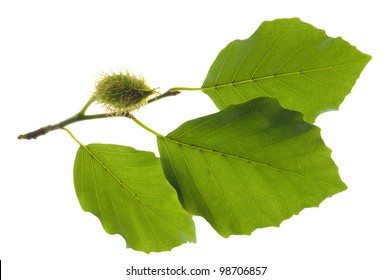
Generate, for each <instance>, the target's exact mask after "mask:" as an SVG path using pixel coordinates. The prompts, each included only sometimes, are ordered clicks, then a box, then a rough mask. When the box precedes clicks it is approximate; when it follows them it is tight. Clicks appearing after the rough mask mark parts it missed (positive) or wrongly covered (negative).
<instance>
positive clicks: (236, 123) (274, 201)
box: [158, 98, 346, 237]
mask: <svg viewBox="0 0 391 280" xmlns="http://www.w3.org/2000/svg"><path fill="white" fill-rule="evenodd" d="M158 144H159V151H160V154H161V162H162V166H163V170H164V173H165V175H166V177H167V179H168V180H169V182H170V183H171V184H172V185H173V186H174V187H175V189H176V190H177V191H178V193H179V198H180V200H181V203H182V205H183V206H184V208H185V209H186V210H187V211H188V212H189V213H191V214H194V215H200V216H203V217H204V218H205V219H206V220H207V221H208V222H209V223H210V224H211V225H212V226H213V227H214V229H215V230H216V231H217V232H219V233H220V234H221V235H222V236H224V237H227V236H229V235H231V234H250V233H251V232H252V231H253V230H254V229H256V228H261V227H268V226H278V225H279V224H280V223H281V222H282V221H283V220H285V219H288V218H289V217H291V216H292V215H294V214H298V213H299V212H300V211H301V210H302V209H303V208H306V207H315V206H318V205H319V204H320V203H321V202H322V201H323V200H324V199H325V198H327V197H330V196H332V195H334V194H336V193H338V192H341V191H343V190H345V189H346V185H345V184H344V183H343V182H342V181H341V179H340V177H339V175H338V168H337V167H336V165H335V164H334V162H333V160H332V159H331V150H330V149H328V148H327V147H326V146H325V144H324V142H323V141H322V139H321V136H320V129H319V128H318V127H316V126H314V125H312V124H309V123H307V122H305V121H303V119H302V114H301V113H298V112H296V111H291V110H287V109H284V108H282V107H281V106H280V105H279V103H278V102H277V101H276V100H275V99H271V98H257V99H253V100H251V101H249V102H246V103H243V104H239V105H232V106H229V107H228V108H226V109H224V110H222V111H220V112H219V113H216V114H213V115H209V116H205V117H202V118H199V119H195V120H191V121H188V122H186V123H184V124H183V125H181V126H180V127H179V128H177V129H176V130H174V131H173V132H171V133H170V134H168V135H167V136H166V137H158Z"/></svg>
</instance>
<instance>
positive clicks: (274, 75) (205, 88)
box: [201, 59, 363, 90]
mask: <svg viewBox="0 0 391 280" xmlns="http://www.w3.org/2000/svg"><path fill="white" fill-rule="evenodd" d="M360 60H363V59H360ZM360 60H355V61H351V62H347V63H343V64H338V65H332V66H328V67H322V68H315V69H309V70H300V71H295V72H288V73H281V74H272V75H268V76H261V77H258V78H251V79H247V80H242V81H237V82H229V83H224V84H220V85H217V84H215V85H213V86H208V87H202V88H201V89H202V90H211V89H218V88H224V87H234V86H237V85H240V84H247V83H255V82H258V81H261V80H267V79H277V78H279V77H286V76H295V75H299V76H301V75H303V74H306V73H311V72H319V71H328V70H333V69H335V68H337V67H340V66H344V65H347V64H351V63H355V62H358V61H360ZM354 77H355V78H358V77H356V76H354Z"/></svg>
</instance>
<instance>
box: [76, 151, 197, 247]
mask: <svg viewBox="0 0 391 280" xmlns="http://www.w3.org/2000/svg"><path fill="white" fill-rule="evenodd" d="M74 183H75V189H76V194H77V197H78V199H79V202H80V205H81V207H82V208H83V210H84V211H87V212H91V213H93V214H94V215H95V216H97V217H98V218H99V219H100V221H101V223H102V225H103V227H104V229H105V230H106V231H107V232H108V233H109V234H116V233H118V234H120V235H122V236H123V237H124V238H125V240H126V245H127V247H130V248H133V249H135V250H140V251H144V252H146V253H149V252H152V251H155V252H159V251H166V250H171V249H172V248H174V247H176V246H179V245H181V244H183V243H185V242H195V240H196V239H195V227H194V223H193V220H192V218H191V216H190V215H189V214H188V213H186V211H185V210H184V209H183V208H182V206H181V204H180V203H179V201H178V196H177V193H176V192H175V190H174V189H173V188H172V187H171V186H170V185H169V184H168V182H167V180H166V179H165V177H164V175H163V171H162V168H161V165H160V161H159V159H158V158H157V157H155V155H154V154H153V153H151V152H144V151H137V150H135V149H133V148H130V147H126V146H118V145H106V144H90V145H87V146H81V147H80V148H79V150H78V152H77V155H76V159H75V166H74Z"/></svg>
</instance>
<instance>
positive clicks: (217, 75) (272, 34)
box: [202, 18, 371, 122]
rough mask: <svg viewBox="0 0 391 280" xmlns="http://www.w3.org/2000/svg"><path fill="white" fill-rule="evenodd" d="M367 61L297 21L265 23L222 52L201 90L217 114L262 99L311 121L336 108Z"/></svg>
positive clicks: (338, 40) (344, 44) (354, 50)
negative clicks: (297, 112) (240, 104)
mask: <svg viewBox="0 0 391 280" xmlns="http://www.w3.org/2000/svg"><path fill="white" fill-rule="evenodd" d="M370 59H371V57H370V56H369V55H366V54H363V53H362V52H360V51H359V50H357V48H356V47H353V46H351V45H350V44H349V43H348V42H346V41H344V40H343V39H341V38H331V37H328V36H327V35H326V33H325V32H324V31H323V30H319V29H316V28H315V27H313V26H312V25H310V24H308V23H304V22H302V21H301V20H300V19H298V18H292V19H278V20H274V21H266V22H264V23H262V24H261V26H260V27H259V28H258V30H257V31H255V33H254V34H253V35H252V36H251V37H249V38H248V39H246V40H235V41H233V42H231V43H230V44H228V46H227V47H226V48H224V49H223V50H222V51H221V52H220V54H219V55H218V56H217V58H216V60H215V61H214V62H213V64H212V66H211V68H210V70H209V72H208V75H207V77H206V79H205V81H204V84H203V85H202V90H203V91H204V92H205V93H206V94H207V95H209V97H210V98H211V99H212V100H213V102H214V103H215V104H216V106H217V107H218V108H219V109H223V108H225V107H226V106H228V105H230V104H238V103H243V102H246V101H248V100H251V99H254V98H257V97H261V96H265V97H272V98H277V99H278V100H279V102H280V103H281V105H283V106H284V107H285V108H287V109H291V110H296V111H300V112H302V113H303V114H304V119H305V120H306V121H309V122H314V120H315V118H316V117H317V116H318V115H319V114H320V113H322V112H325V111H328V110H334V109H338V107H339V105H340V104H341V103H342V101H343V100H344V98H345V96H346V95H347V94H348V93H349V92H350V91H351V89H352V87H353V85H354V84H355V82H356V80H357V78H358V77H359V75H360V73H361V71H362V70H363V69H364V67H365V65H366V64H367V63H368V62H369V60H370Z"/></svg>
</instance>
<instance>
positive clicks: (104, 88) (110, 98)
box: [93, 71, 156, 115]
mask: <svg viewBox="0 0 391 280" xmlns="http://www.w3.org/2000/svg"><path fill="white" fill-rule="evenodd" d="M152 94H156V91H155V90H154V89H151V88H150V87H149V86H148V85H147V84H146V83H145V80H144V79H143V78H142V77H137V76H135V75H134V74H130V73H129V72H128V71H126V72H120V73H118V74H117V73H111V74H110V75H108V74H102V77H101V78H100V80H98V81H97V83H96V85H95V92H94V94H93V98H94V99H95V101H96V102H98V103H100V104H102V105H104V106H105V107H106V109H107V111H108V112H109V113H111V114H114V115H127V114H129V113H131V112H132V111H134V110H135V109H138V108H140V107H141V106H143V105H145V104H147V98H148V97H149V96H150V95H152Z"/></svg>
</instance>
